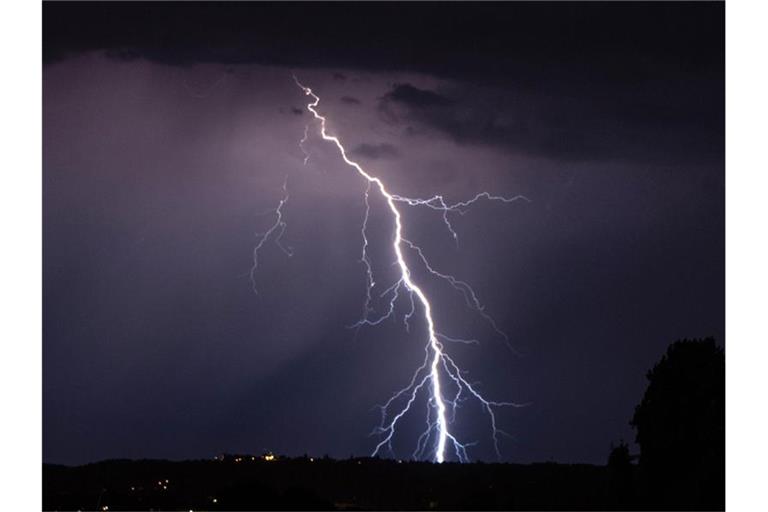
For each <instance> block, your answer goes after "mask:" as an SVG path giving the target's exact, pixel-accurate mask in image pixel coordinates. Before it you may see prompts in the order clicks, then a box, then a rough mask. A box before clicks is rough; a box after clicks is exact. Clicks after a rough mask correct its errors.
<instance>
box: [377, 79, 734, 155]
mask: <svg viewBox="0 0 768 512" xmlns="http://www.w3.org/2000/svg"><path fill="white" fill-rule="evenodd" d="M450 94H451V96H452V98H453V99H451V98H449V97H447V96H445V95H443V94H439V93H437V92H434V91H429V90H422V89H418V88H416V87H414V86H412V85H410V84H397V85H395V86H394V87H393V88H392V90H391V91H389V92H388V93H387V94H385V95H384V96H383V97H382V98H381V100H380V103H379V109H380V111H381V112H382V114H383V116H384V119H386V120H387V121H389V122H394V123H397V122H407V123H409V124H410V123H413V122H414V121H415V122H418V123H421V124H423V125H425V126H428V127H431V128H433V129H436V130H439V131H441V132H443V133H445V134H447V135H448V136H450V137H451V138H452V139H453V140H455V141H456V142H458V143H460V144H490V145H495V146H500V147H503V148H506V149H509V150H512V151H516V152H521V153H524V154H529V155H533V156H541V157H547V158H554V159H558V160H568V161H574V160H593V161H594V160H598V161H599V160H626V161H635V162H646V163H648V162H653V163H668V164H672V163H681V162H706V161H718V160H721V159H722V158H723V152H724V146H723V136H724V132H723V129H724V121H725V119H724V114H725V112H724V110H723V109H722V102H721V100H722V95H723V83H722V81H716V80H708V81H702V82H699V83H696V84H694V83H684V84H675V83H665V82H661V83H659V82H655V83H643V84H637V85H627V86H626V87H625V88H624V90H620V91H615V90H612V91H602V92H601V93H599V94H593V93H590V92H588V91H581V93H577V91H576V90H574V91H570V92H566V93H564V94H561V95H552V94H540V93H537V92H532V91H525V90H521V89H519V88H509V89H504V90H498V89H494V88H479V87H472V86H470V85H463V84H461V85H459V86H456V87H454V88H453V90H452V91H451V92H450ZM393 104H396V105H397V106H400V107H401V108H399V109H397V108H393Z"/></svg>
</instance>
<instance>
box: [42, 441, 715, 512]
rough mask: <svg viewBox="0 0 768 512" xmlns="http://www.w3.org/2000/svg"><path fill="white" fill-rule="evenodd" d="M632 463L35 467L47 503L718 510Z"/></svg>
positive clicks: (264, 459)
mask: <svg viewBox="0 0 768 512" xmlns="http://www.w3.org/2000/svg"><path fill="white" fill-rule="evenodd" d="M640 477H641V475H640V473H639V471H638V468H637V466H635V465H633V464H628V465H623V466H612V465H610V464H609V465H608V466H592V465H581V464H578V465H566V464H554V463H544V464H531V465H518V464H482V463H477V464H451V463H446V464H442V465H438V464H431V463H423V462H398V461H392V460H379V459H369V458H364V459H349V460H343V461H335V460H331V459H311V458H297V459H286V458H278V457H275V458H274V459H273V458H272V457H271V456H250V455H247V456H246V455H242V456H226V457H219V458H217V459H216V460H200V461H185V462H170V461H161V460H141V461H129V460H111V461H104V462H99V463H95V464H88V465H85V466H78V467H66V466H59V465H50V464H45V465H44V466H43V507H44V509H46V510H77V509H80V510H110V511H112V510H190V509H191V510H249V509H270V510H281V509H282V510H297V509H313V510H333V509H336V510H345V509H346V510H381V509H389V510H398V509H400V510H403V509H407V510H415V509H422V510H424V509H444V510H445V509H447V510H451V509H468V510H469V509H474V510H493V509H497V510H500V509H505V510H513V509H522V510H550V509H566V510H589V509H614V510H616V509H670V508H676V509H721V508H722V504H720V503H705V502H702V501H701V500H699V499H691V500H690V502H689V503H664V502H663V501H660V500H658V499H654V498H653V497H651V496H648V495H646V494H645V493H643V491H642V484H641V481H640V480H641V478H640Z"/></svg>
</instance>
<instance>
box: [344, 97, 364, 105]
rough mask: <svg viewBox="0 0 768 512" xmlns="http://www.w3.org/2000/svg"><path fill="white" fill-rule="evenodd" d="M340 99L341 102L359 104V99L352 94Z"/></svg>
mask: <svg viewBox="0 0 768 512" xmlns="http://www.w3.org/2000/svg"><path fill="white" fill-rule="evenodd" d="M340 100H341V102H342V103H346V104H347V105H360V100H359V99H357V98H355V97H354V96H342V97H341V98H340Z"/></svg>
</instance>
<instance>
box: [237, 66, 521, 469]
mask: <svg viewBox="0 0 768 512" xmlns="http://www.w3.org/2000/svg"><path fill="white" fill-rule="evenodd" d="M293 80H294V81H295V82H296V85H297V86H298V87H299V88H301V90H302V91H303V92H304V94H305V95H306V96H307V97H309V98H310V99H311V101H310V102H309V103H307V105H306V108H307V110H308V111H309V112H310V113H311V114H312V116H313V118H314V120H315V122H316V123H317V126H318V133H319V136H320V137H321V138H322V139H323V140H324V141H327V142H330V143H332V144H333V145H334V146H335V147H336V149H337V150H338V153H339V156H340V157H341V159H342V160H343V161H344V163H345V164H346V165H347V166H349V167H350V168H351V170H353V171H354V173H355V174H356V175H357V176H358V178H359V179H362V180H363V181H364V183H365V185H366V186H365V192H364V201H365V214H364V216H363V222H362V228H361V235H362V248H361V256H360V260H361V262H362V263H363V265H364V268H365V277H366V297H365V304H364V309H363V317H362V318H361V319H360V321H359V322H358V323H357V324H356V326H358V327H359V326H363V325H371V326H374V325H377V324H379V323H381V322H382V321H384V320H385V319H388V318H391V317H392V316H393V315H395V311H396V304H397V303H398V301H405V303H406V304H407V307H408V312H407V313H406V314H405V315H404V317H403V322H404V326H405V329H409V320H411V318H413V317H414V315H421V316H422V317H423V320H424V325H425V326H426V332H425V333H424V340H425V343H424V359H423V361H422V362H421V365H420V366H418V367H417V368H416V370H415V371H414V373H413V377H412V378H411V380H410V382H409V383H408V384H407V385H406V386H405V387H403V388H402V389H400V390H399V391H397V392H396V393H394V394H393V395H392V396H391V397H390V398H389V399H388V400H387V401H386V402H385V403H384V404H383V405H381V406H380V409H381V423H380V424H379V425H378V426H377V427H376V429H375V431H374V432H375V434H377V435H378V436H379V441H378V442H377V444H376V446H375V447H374V449H373V452H372V455H374V456H375V455H381V454H388V455H392V456H395V453H394V448H393V444H392V443H393V439H394V438H395V436H396V435H397V429H398V426H399V424H400V422H401V420H402V419H403V418H404V417H405V416H406V414H408V413H413V412H414V411H415V409H416V406H415V405H414V404H416V403H417V402H419V400H420V398H421V401H422V402H426V412H425V422H424V430H423V432H422V433H421V435H420V436H419V437H418V438H417V439H416V441H415V447H414V450H413V452H412V453H411V456H412V457H413V458H414V459H429V460H433V461H435V462H443V461H445V460H447V459H448V458H450V457H455V459H456V460H458V461H460V462H468V461H469V460H470V457H469V454H468V451H467V449H468V448H469V447H470V446H471V445H472V444H473V443H472V442H470V441H468V440H461V439H459V438H458V437H457V436H456V435H455V434H454V432H453V429H452V427H453V425H455V424H456V422H457V420H458V418H457V410H458V408H459V405H460V403H461V402H463V401H465V400H476V401H477V402H478V403H479V404H480V405H481V406H482V408H483V410H484V411H485V413H486V415H487V422H488V424H489V427H490V438H491V440H492V442H493V447H494V450H495V452H496V455H497V456H498V457H500V456H501V453H500V449H499V436H500V435H503V434H504V431H503V430H501V429H500V428H499V426H498V425H497V421H496V409H497V408H499V407H504V406H510V407H520V406H522V405H523V404H517V403H514V402H506V401H494V400H488V399H487V398H485V397H484V396H483V395H482V394H481V393H480V392H479V391H478V390H477V389H476V387H475V386H473V384H472V383H470V382H469V381H468V380H466V379H465V377H464V374H465V372H464V371H463V370H461V368H460V367H459V365H458V363H457V362H456V361H455V360H454V359H453V358H452V357H451V356H450V355H449V354H448V351H447V350H446V343H476V340H473V339H460V338H455V337H451V336H450V335H448V334H446V333H444V332H442V331H441V330H440V329H439V328H438V326H437V325H436V323H435V320H434V315H433V309H434V305H433V301H432V300H431V299H430V297H428V296H427V293H426V292H425V291H424V289H423V288H422V287H421V286H420V285H419V283H418V282H417V281H416V279H415V278H414V277H413V274H412V272H411V268H410V267H409V265H408V263H407V256H406V255H407V254H408V253H410V255H411V256H412V257H413V259H415V261H416V262H417V263H419V264H420V265H421V267H422V270H423V271H426V275H428V276H432V277H433V278H435V279H441V280H443V281H445V282H447V283H448V284H449V285H450V286H452V287H453V288H454V289H455V290H456V291H457V292H458V293H460V294H461V295H462V296H463V298H464V300H465V301H466V304H467V306H468V307H469V308H471V309H472V310H474V311H475V312H476V313H478V314H479V315H481V316H482V318H483V319H484V320H485V321H487V322H488V323H489V325H490V326H491V327H492V328H493V329H494V330H495V331H496V332H497V333H498V334H499V335H500V336H502V337H503V338H504V340H505V342H507V343H508V342H509V340H508V339H507V337H506V335H504V333H503V332H502V331H501V330H500V329H499V328H498V327H497V325H496V322H494V320H493V319H492V318H491V317H490V316H489V315H488V314H487V313H486V312H485V309H484V307H483V305H482V303H481V302H480V300H479V298H478V296H477V294H476V293H475V291H474V290H473V289H472V287H471V286H470V285H469V284H468V283H467V282H465V281H462V280H460V279H457V278H455V277H454V276H452V275H449V274H445V273H442V272H440V271H439V270H437V269H435V268H434V267H433V266H432V265H431V264H430V262H429V260H428V258H427V256H426V254H425V252H424V251H423V250H422V248H421V247H419V246H418V245H417V244H416V243H414V242H413V241H412V240H410V239H408V238H407V231H406V229H405V226H404V219H403V215H402V213H401V210H400V208H402V207H420V208H428V209H431V210H435V211H437V212H439V214H440V215H441V218H442V221H443V223H444V224H445V226H446V228H447V230H448V232H449V234H450V236H451V237H453V239H454V240H456V241H458V234H457V233H456V231H455V230H454V227H453V225H452V224H451V222H450V215H451V214H456V213H458V214H464V213H466V212H467V210H468V209H469V208H471V207H472V206H473V205H474V204H476V203H477V202H479V201H481V200H485V201H494V202H501V203H512V202H515V201H520V200H523V201H527V200H528V199H526V198H525V197H524V196H514V197H502V196H498V195H494V194H491V193H489V192H480V193H478V194H476V195H475V196H474V197H472V198H471V199H469V200H466V201H460V202H456V203H450V202H447V201H446V200H445V198H444V197H443V196H442V195H435V196H434V197H431V198H427V199H421V198H412V197H408V196H405V195H402V194H396V193H394V192H391V191H390V190H389V189H388V188H387V186H386V185H385V183H384V182H383V181H382V179H381V178H380V177H379V176H376V175H375V174H374V173H373V172H372V171H369V170H366V169H364V168H363V167H362V166H361V165H360V164H359V163H357V162H355V161H353V160H351V159H350V158H349V156H348V154H347V150H346V149H345V147H344V145H343V144H342V142H341V140H340V139H339V138H338V137H337V136H335V135H331V134H329V133H328V131H327V129H326V117H325V116H324V115H321V114H320V112H319V111H318V106H319V104H320V97H319V96H317V95H316V94H315V93H314V92H313V91H312V89H310V88H309V87H307V86H305V85H303V84H302V83H301V82H300V81H299V80H298V79H297V78H296V77H295V76H294V77H293ZM308 137H309V129H308V128H306V129H305V130H304V136H303V138H302V139H301V141H300V143H299V146H300V148H301V150H302V152H303V153H304V163H305V164H306V162H307V159H308V158H309V154H308V153H307V152H306V150H305V148H304V144H305V142H306V141H307V139H308ZM372 193H374V194H379V195H380V196H381V197H382V199H383V200H384V202H385V203H386V207H387V210H388V211H389V214H390V216H391V219H392V232H391V236H392V245H391V250H392V255H393V256H394V258H395V263H396V267H397V269H398V274H399V278H398V279H397V280H396V281H395V282H393V283H386V284H385V285H379V283H377V282H376V279H375V276H374V272H373V266H372V264H371V256H370V255H369V253H368V247H369V243H368V240H369V234H368V219H369V215H370V202H369V196H370V194H372ZM287 201H288V188H287V182H286V183H285V184H284V186H283V197H282V198H281V200H280V202H279V204H278V206H277V207H276V208H275V209H274V210H273V213H274V215H275V221H274V223H273V224H272V225H271V226H270V228H269V229H268V230H267V231H266V232H264V233H263V234H261V235H260V237H259V240H258V242H257V244H256V247H255V248H254V254H253V267H252V270H251V277H252V278H254V277H255V272H256V269H257V266H258V256H259V252H260V250H261V249H262V248H263V247H264V245H265V244H266V243H267V242H268V241H270V240H271V241H273V242H275V243H276V244H277V245H278V246H279V247H280V248H281V249H282V250H283V251H285V252H286V253H288V254H290V251H289V249H287V248H286V247H285V246H283V245H282V243H281V238H282V235H283V233H284V231H285V229H286V224H285V220H284V216H283V207H284V206H285V205H286V203H287ZM374 290H375V291H376V292H377V294H378V295H379V296H381V297H384V298H386V304H387V307H386V308H385V310H384V311H383V312H380V313H379V314H376V311H375V310H374V308H372V307H371V303H372V298H373V293H374ZM378 290H382V291H378Z"/></svg>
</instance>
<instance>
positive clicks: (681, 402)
mask: <svg viewBox="0 0 768 512" xmlns="http://www.w3.org/2000/svg"><path fill="white" fill-rule="evenodd" d="M647 378H648V381H649V382H648V389H647V390H646V392H645V395H644V396H643V399H642V401H641V402H640V404H639V405H638V406H637V407H636V408H635V414H634V417H633V418H632V421H631V422H630V424H631V425H632V426H633V427H635V429H636V431H637V438H636V440H637V443H638V444H639V445H640V469H641V471H642V474H643V475H644V477H645V481H646V484H647V489H648V491H649V493H650V495H651V496H652V497H653V499H655V500H661V501H662V502H663V503H665V504H669V505H680V504H688V505H694V506H696V507H698V508H722V507H723V506H724V492H725V354H724V352H723V349H722V348H720V347H718V346H717V345H716V344H715V340H714V339H713V338H706V339H703V340H680V341H677V342H675V343H673V344H672V345H670V347H669V348H668V349H667V352H666V354H665V355H664V356H663V357H662V358H661V360H660V361H659V362H658V363H657V364H656V366H654V367H653V369H652V370H650V371H649V372H648V374H647Z"/></svg>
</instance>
